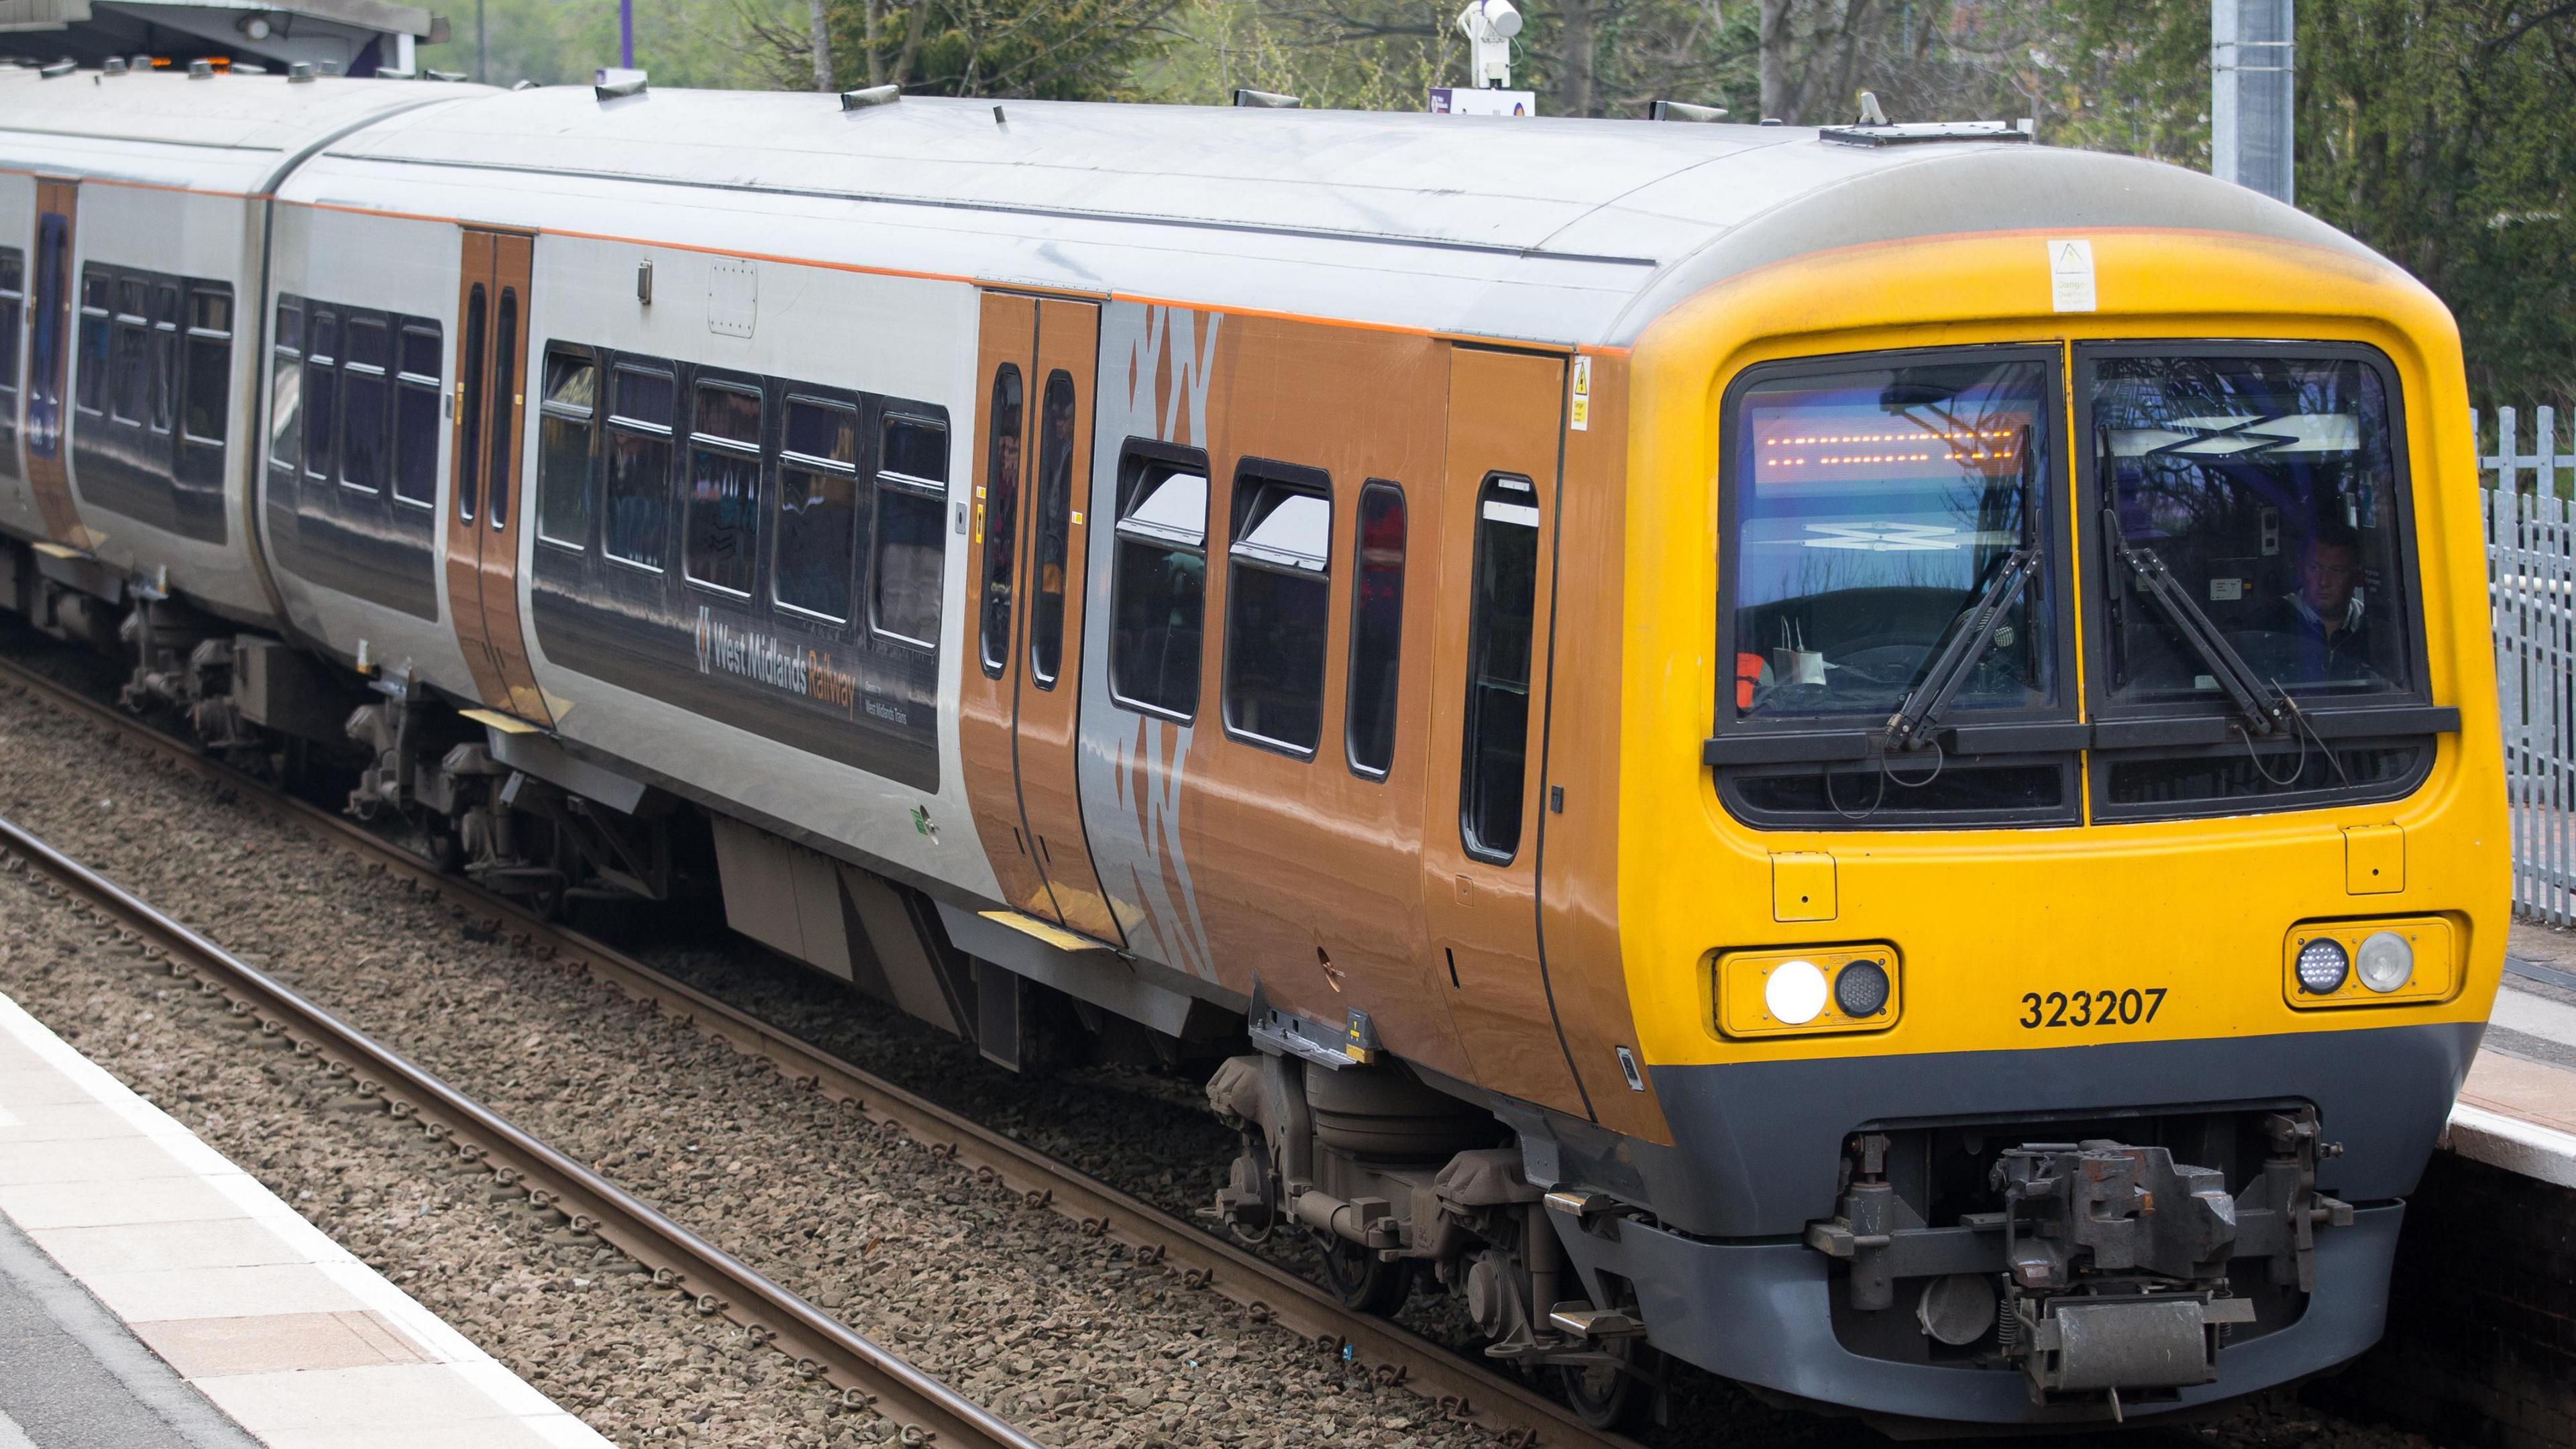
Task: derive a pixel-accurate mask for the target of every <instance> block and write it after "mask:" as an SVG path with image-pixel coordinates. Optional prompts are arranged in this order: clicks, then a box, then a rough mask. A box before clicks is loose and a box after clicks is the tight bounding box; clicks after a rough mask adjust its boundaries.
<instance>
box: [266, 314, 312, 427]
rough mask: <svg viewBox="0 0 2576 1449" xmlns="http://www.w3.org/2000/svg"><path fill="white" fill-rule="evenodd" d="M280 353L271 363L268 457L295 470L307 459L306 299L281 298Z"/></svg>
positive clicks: (278, 346)
mask: <svg viewBox="0 0 2576 1449" xmlns="http://www.w3.org/2000/svg"><path fill="white" fill-rule="evenodd" d="M272 350H273V351H274V353H275V354H276V355H275V357H274V358H273V359H272V360H271V362H270V364H269V383H268V456H269V463H270V466H272V467H278V468H287V469H293V468H294V467H296V466H297V464H299V463H300V462H301V461H302V459H303V442H304V422H303V418H304V299H303V298H301V297H280V298H278V299H277V342H276V345H275V347H274V348H273V349H272Z"/></svg>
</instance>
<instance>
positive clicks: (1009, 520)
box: [975, 362, 1025, 679]
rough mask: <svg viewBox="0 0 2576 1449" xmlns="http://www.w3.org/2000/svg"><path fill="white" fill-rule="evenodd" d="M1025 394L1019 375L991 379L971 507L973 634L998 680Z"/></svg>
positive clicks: (1007, 367) (1011, 369)
mask: <svg viewBox="0 0 2576 1449" xmlns="http://www.w3.org/2000/svg"><path fill="white" fill-rule="evenodd" d="M1024 396H1025V394H1024V393H1023V391H1022V389H1021V386H1020V370H1019V368H1018V367H1016V366H1014V365H1013V364H1011V363H1007V362H1005V363H1003V364H1002V365H1001V367H1000V368H998V369H996V370H995V371H994V373H993V407H992V414H993V424H992V426H993V443H992V449H991V456H990V457H989V458H988V459H987V463H986V467H985V470H984V487H983V491H982V492H983V496H981V497H980V498H978V499H977V500H976V503H975V537H976V540H977V541H978V542H979V543H980V544H981V545H982V548H983V554H984V601H983V610H982V616H981V619H980V621H979V622H978V624H977V627H976V634H977V637H978V639H979V640H980V641H981V643H982V646H983V648H982V652H983V657H984V672H985V673H986V674H988V675H991V676H992V677H993V678H995V679H999V678H1001V677H1002V665H1003V663H1004V661H1006V660H1007V659H1009V658H1010V648H1011V565H1012V561H1013V560H1012V552H1013V550H1014V549H1016V548H1017V547H1018V541H1019V522H1020V506H1019V505H1020V409H1021V406H1022V403H1023V399H1024Z"/></svg>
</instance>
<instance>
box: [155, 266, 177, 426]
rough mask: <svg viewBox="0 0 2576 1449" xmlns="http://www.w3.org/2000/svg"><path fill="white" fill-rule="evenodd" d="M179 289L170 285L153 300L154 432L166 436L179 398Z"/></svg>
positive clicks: (161, 290)
mask: <svg viewBox="0 0 2576 1449" xmlns="http://www.w3.org/2000/svg"><path fill="white" fill-rule="evenodd" d="M179 353H180V347H179V289H178V288H177V287H176V286H173V285H171V284H169V283H166V282H165V283H163V284H162V285H161V286H159V287H156V288H154V289H153V296H152V367H151V371H152V380H151V390H152V398H151V402H152V410H151V414H152V415H151V422H152V431H154V432H156V433H160V434H163V435H165V436H166V435H167V434H168V433H169V431H170V420H171V414H172V412H173V411H174V410H175V409H176V407H177V405H178V398H179Z"/></svg>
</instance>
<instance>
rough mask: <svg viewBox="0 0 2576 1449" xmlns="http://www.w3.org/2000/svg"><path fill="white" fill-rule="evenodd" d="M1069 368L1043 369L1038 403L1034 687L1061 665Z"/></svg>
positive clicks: (1069, 474) (1068, 532)
mask: <svg viewBox="0 0 2576 1449" xmlns="http://www.w3.org/2000/svg"><path fill="white" fill-rule="evenodd" d="M1073 409H1074V402H1073V374H1072V373H1069V372H1066V371H1064V370H1063V369H1061V368H1058V369H1057V370H1055V371H1054V372H1051V373H1048V374H1047V382H1046V396H1045V398H1044V400H1043V401H1041V402H1040V403H1039V405H1038V476H1037V519H1036V522H1037V538H1036V548H1035V557H1034V558H1033V559H1032V560H1031V562H1032V563H1033V564H1034V566H1035V567H1036V569H1037V578H1036V581H1035V588H1036V590H1037V592H1036V593H1035V594H1034V595H1032V596H1031V598H1030V601H1029V673H1030V675H1031V676H1032V677H1033V678H1035V679H1036V681H1037V686H1038V688H1040V689H1053V688H1055V676H1056V671H1057V670H1059V669H1061V668H1062V667H1063V666H1064V576H1065V564H1066V561H1067V560H1066V556H1065V555H1066V551H1067V550H1068V548H1069V547H1070V546H1071V539H1072V536H1073V433H1074V426H1073V425H1074V415H1073Z"/></svg>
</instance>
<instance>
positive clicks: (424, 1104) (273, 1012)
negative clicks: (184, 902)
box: [0, 816, 1042, 1449]
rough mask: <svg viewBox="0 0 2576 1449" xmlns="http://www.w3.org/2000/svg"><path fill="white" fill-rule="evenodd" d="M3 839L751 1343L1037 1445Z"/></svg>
mask: <svg viewBox="0 0 2576 1449" xmlns="http://www.w3.org/2000/svg"><path fill="white" fill-rule="evenodd" d="M0 850H6V851H11V852H15V853H16V854H17V855H18V856H19V857H20V858H22V859H24V860H26V861H28V862H29V863H31V864H33V865H34V866H35V868H36V869H37V870H39V871H41V872H43V873H44V874H45V875H47V876H50V877H52V878H53V879H54V880H55V881H57V882H59V883H60V884H62V885H63V886H65V887H67V888H68V889H69V890H70V892H71V893H72V894H73V895H76V896H79V897H81V898H84V899H86V900H87V901H89V902H90V903H91V904H92V905H93V906H95V907H97V908H98V909H100V910H102V911H103V912H105V913H107V914H109V915H111V916H114V917H116V918H117V919H119V920H121V921H123V922H124V923H125V924H126V925H127V926H128V928H130V929H131V930H133V931H134V932H135V933H136V934H137V935H138V936H139V937H140V938H141V939H142V940H143V942H144V943H145V944H146V945H148V946H150V947H153V948H157V949H158V950H160V951H162V952H164V953H166V954H167V955H168V956H169V958H170V960H171V965H172V974H173V975H179V974H183V973H185V974H195V973H197V972H199V971H203V972H207V973H210V974H209V975H205V976H201V977H199V979H200V980H201V981H207V982H212V983H214V984H215V985H217V986H218V988H219V989H221V990H224V991H226V992H233V993H238V994H237V995H234V996H233V997H232V1004H233V1009H234V1010H235V1011H236V1012H237V1013H244V1014H257V1015H258V1016H259V1017H260V1025H261V1027H262V1029H263V1030H268V1031H282V1032H283V1033H284V1034H286V1035H287V1036H289V1037H290V1038H292V1039H294V1040H295V1041H296V1043H297V1045H298V1046H299V1047H302V1046H305V1045H306V1044H308V1043H309V1044H310V1045H311V1047H312V1048H313V1049H314V1050H315V1051H317V1052H322V1053H329V1054H331V1055H330V1056H329V1057H327V1058H326V1060H330V1061H332V1062H333V1063H334V1065H341V1066H346V1067H347V1068H348V1069H349V1071H350V1074H351V1075H352V1076H353V1077H355V1078H356V1080H357V1082H358V1086H359V1093H360V1095H361V1096H372V1095H376V1094H377V1093H382V1094H383V1096H384V1100H385V1102H386V1103H387V1108H388V1110H389V1111H391V1112H392V1113H393V1115H394V1116H395V1117H396V1118H397V1119H398V1120H399V1119H411V1118H418V1119H420V1120H422V1122H423V1123H424V1126H425V1127H426V1128H427V1129H428V1131H429V1132H430V1135H431V1136H432V1137H436V1138H447V1137H455V1138H460V1139H463V1141H464V1143H466V1144H470V1145H471V1146H472V1147H473V1148H475V1149H478V1150H477V1151H476V1152H475V1158H476V1159H479V1160H481V1161H482V1162H484V1163H485V1164H487V1165H489V1166H491V1167H493V1168H494V1169H495V1171H496V1173H497V1174H502V1175H503V1176H502V1182H503V1185H504V1186H511V1185H515V1184H516V1182H519V1181H524V1182H528V1183H533V1184H536V1185H535V1186H533V1187H531V1188H530V1190H529V1191H530V1200H531V1201H532V1202H535V1203H537V1204H538V1205H540V1206H553V1207H555V1208H557V1209H558V1210H561V1211H564V1212H566V1213H567V1214H568V1215H569V1217H570V1219H571V1222H572V1225H573V1227H574V1229H575V1230H576V1231H585V1232H588V1233H591V1234H593V1235H595V1236H596V1237H598V1238H599V1239H600V1240H601V1241H603V1242H606V1243H608V1244H610V1245H612V1246H614V1247H616V1248H617V1249H619V1250H620V1251H622V1252H624V1253H625V1254H626V1255H627V1256H629V1257H631V1258H633V1259H635V1260H636V1261H637V1262H639V1263H642V1264H644V1265H645V1266H646V1267H649V1268H651V1269H653V1270H654V1280H655V1282H656V1283H658V1284H660V1285H662V1286H664V1287H672V1288H678V1289H681V1290H684V1291H688V1292H692V1293H694V1294H695V1295H696V1302H697V1307H698V1309H699V1310H700V1311H701V1312H707V1313H722V1314H724V1315H725V1316H726V1317H728V1318H731V1319H733V1320H734V1321H736V1322H738V1323H740V1324H742V1325H743V1328H744V1331H745V1333H746V1335H747V1336H748V1337H749V1338H750V1339H751V1340H752V1342H753V1343H754V1344H756V1345H760V1346H763V1347H768V1348H773V1349H775V1350H776V1351H778V1352H779V1353H781V1354H783V1355H785V1356H786V1357H788V1358H790V1359H793V1360H794V1361H795V1362H796V1364H797V1366H798V1369H799V1371H800V1372H802V1373H803V1374H804V1375H805V1376H806V1377H809V1378H824V1379H829V1380H839V1381H842V1382H843V1383H844V1384H845V1386H846V1387H847V1388H855V1389H857V1390H859V1391H861V1392H863V1393H866V1394H869V1395H873V1396H875V1399H876V1403H877V1407H878V1408H879V1409H880V1411H882V1412H884V1413H886V1414H887V1415H888V1416H890V1417H892V1418H894V1419H895V1420H896V1422H897V1423H898V1424H902V1425H905V1426H907V1427H910V1426H918V1428H919V1429H922V1430H928V1431H930V1432H931V1433H932V1434H933V1435H934V1436H935V1437H936V1438H937V1440H938V1442H940V1443H942V1444H950V1445H958V1446H985V1449H1042V1446H1041V1445H1040V1444H1039V1442H1038V1441H1037V1440H1035V1439H1032V1438H1030V1437H1029V1436H1028V1435H1026V1434H1024V1433H1021V1432H1020V1431H1019V1430H1018V1429H1015V1428H1013V1427H1012V1426H1011V1425H1010V1424H1009V1423H1008V1422H1006V1421H1005V1420H1003V1419H1001V1418H1000V1417H998V1416H996V1415H994V1414H993V1413H991V1412H990V1411H988V1410H986V1409H985V1408H984V1407H983V1406H982V1405H980V1404H977V1403H976V1402H974V1401H973V1400H971V1399H969V1398H967V1397H966V1396H965V1395H963V1394H960V1393H958V1392H957V1391H956V1390H955V1389H952V1388H950V1387H948V1386H947V1385H946V1384H943V1383H941V1382H940V1381H939V1380H938V1379H937V1378H935V1377H933V1376H932V1375H931V1374H930V1373H928V1372H926V1371H925V1370H923V1369H921V1368H919V1367H917V1366H916V1365H914V1364H913V1363H911V1362H910V1361H908V1360H906V1359H905V1358H904V1357H903V1356H902V1355H900V1354H897V1353H895V1352H893V1351H892V1350H890V1349H887V1348H885V1347H884V1346H882V1345H880V1344H878V1343H876V1342H875V1341H874V1340H872V1339H870V1338H868V1337H867V1336H866V1335H864V1334H861V1333H859V1332H858V1331H856V1330H854V1329H852V1328H849V1327H847V1326H846V1325H843V1324H841V1323H839V1322H836V1321H835V1320H833V1319H832V1318H830V1317H829V1316H827V1315H825V1314H824V1313H822V1312H820V1311H819V1310H817V1309H816V1308H814V1306H813V1305H811V1304H809V1303H807V1302H806V1301H805V1300H804V1299H802V1298H800V1297H798V1296H797V1295H796V1294H794V1293H792V1292H790V1291H789V1290H788V1289H786V1288H784V1287H781V1286H780V1285H778V1284H776V1283H773V1282H771V1281H770V1280H769V1279H768V1278H767V1277H765V1276H763V1275H762V1274H761V1273H760V1271H759V1270H758V1269H755V1268H753V1267H752V1266H750V1265H749V1264H747V1263H744V1262H743V1261H742V1260H740V1259H738V1258H736V1257H734V1256H733V1255H732V1254H730V1253H727V1252H726V1251H725V1250H724V1249H722V1248H719V1247H717V1246H716V1245H715V1244H713V1243H710V1242H708V1241H707V1240H705V1239H704V1238H701V1237H699V1236H698V1235H697V1234H696V1233H694V1232H691V1231H690V1230H689V1229H687V1228H685V1227H683V1226H681V1225H680V1224H678V1223H676V1222H673V1221H672V1220H671V1219H669V1218H667V1217H665V1216H663V1215H662V1214H661V1213H660V1212H659V1211H657V1210H656V1209H654V1207H653V1206H652V1205H651V1204H649V1203H646V1202H644V1201H643V1200H641V1199H640V1198H637V1197H635V1196H634V1195H632V1194H631V1193H628V1192H627V1191H626V1190H625V1189H623V1188H621V1187H619V1186H618V1185H617V1184H616V1183H614V1182H611V1181H609V1180H608V1179H607V1178H605V1177H602V1176H600V1175H599V1174H598V1173H596V1172H593V1171H592V1170H590V1169H589V1168H587V1167H585V1166H583V1165H582V1164H581V1163H579V1162H577V1161H575V1160H573V1159H572V1158H570V1157H568V1156H566V1155H564V1154H563V1153H562V1152H559V1151H557V1150H556V1149H555V1148H553V1147H551V1146H549V1145H547V1144H546V1143H545V1142H543V1141H541V1140H539V1139H538V1138H536V1137H535V1136H532V1135H531V1134H529V1133H528V1132H526V1131H525V1130H523V1129H521V1128H520V1127H518V1126H517V1125H515V1124H513V1123H512V1122H510V1121H509V1120H508V1119H507V1118H505V1117H502V1116H501V1115H500V1114H498V1113H496V1112H493V1111H492V1110H491V1109H489V1108H487V1107H485V1106H483V1105H482V1104H481V1103H479V1102H476V1101H475V1100H474V1099H473V1098H471V1097H468V1096H466V1095H465V1094H464V1093H462V1092H460V1091H458V1090H456V1089H455V1088H453V1087H451V1086H449V1085H447V1083H445V1082H443V1081H441V1080H440V1079H439V1078H437V1077H436V1076H433V1075H432V1074H430V1073H429V1072H428V1071H427V1070H425V1069H423V1068H421V1067H420V1066H417V1065H415V1064H414V1063H413V1062H411V1061H410V1060H409V1059H407V1058H405V1057H403V1056H402V1055H401V1054H400V1053H398V1052H396V1051H394V1050H393V1049H392V1048H390V1047H388V1046H386V1045H384V1044H383V1043H381V1042H378V1041H376V1040H375V1039H374V1038H372V1037H370V1036H368V1035H367V1034H366V1033H364V1032H361V1031H359V1030H358V1029H357V1028H356V1027H353V1026H351V1025H349V1024H348V1023H347V1022H344V1021H342V1020H340V1019H339V1018H338V1017H335V1016H333V1015H332V1014H331V1013H329V1012H327V1011H325V1010H323V1009H322V1008H321V1007H319V1006H317V1005H315V1004H314V1003H312V1002H310V1001H307V1000H306V999H305V998H304V997H303V996H302V995H300V994H298V993H297V992H296V991H295V990H294V988H292V987H290V986H287V985H286V984H285V983H283V982H280V981H278V980H276V979H275V978H273V977H271V976H269V975H268V974H267V973H265V972H263V971H261V970H260V969H259V968H257V967H255V966H252V965H250V964H249V963H247V962H245V961H243V960H241V959H240V958H239V957H236V956H234V955H233V954H232V953H231V952H229V951H226V950H225V949H224V948H223V947H221V946H218V945H216V944H215V943H214V942H212V941H210V940H207V939H206V938H205V937H203V936H201V935H199V934H197V933H196V932H195V931H193V930H191V929H189V928H188V927H187V926H185V925H183V924H181V923H180V922H178V921H176V920H173V919H172V918H170V917H169V916H167V915H164V914H163V913H162V912H160V911H158V910H156V909H154V908H153V907H152V906H151V905H149V904H148V903H146V902H144V901H143V900H141V899H140V898H138V897H136V896H134V895H133V894H131V893H130V892H128V891H126V890H125V889H124V888H123V887H122V886H119V885H118V884H116V883H115V882H114V881H112V880H109V879H108V878H107V877H105V876H103V875H100V874H99V873H98V872H96V871H94V870H91V869H90V868H89V867H87V866H85V865H83V864H81V863H80V862H79V861H77V860H74V859H72V858H71V857H70V856H67V855H65V854H63V853H62V852H60V851H58V850H56V849H54V848H53V847H52V846H50V845H48V844H46V843H45V842H44V841H43V840H41V839H39V838H38V837H37V836H36V835H34V834H33V833H32V832H30V831H28V830H27V829H26V828H25V827H24V826H21V825H19V824H18V823H17V822H16V821H13V820H10V819H8V818H7V817H5V816H0Z"/></svg>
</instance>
